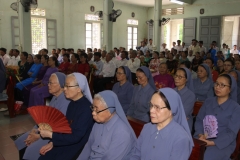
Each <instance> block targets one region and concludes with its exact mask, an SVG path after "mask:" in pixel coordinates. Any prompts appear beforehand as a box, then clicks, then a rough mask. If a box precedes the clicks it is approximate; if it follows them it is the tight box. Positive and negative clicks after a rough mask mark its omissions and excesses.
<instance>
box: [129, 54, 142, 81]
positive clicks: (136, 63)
mask: <svg viewBox="0 0 240 160" xmlns="http://www.w3.org/2000/svg"><path fill="white" fill-rule="evenodd" d="M140 63H141V62H140V59H138V58H137V51H136V50H133V51H132V52H130V59H129V60H128V62H127V64H126V66H128V68H129V69H130V71H131V73H132V79H136V71H137V69H138V68H139V67H140Z"/></svg>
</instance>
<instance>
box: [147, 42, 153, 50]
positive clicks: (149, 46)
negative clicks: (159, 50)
mask: <svg viewBox="0 0 240 160" xmlns="http://www.w3.org/2000/svg"><path fill="white" fill-rule="evenodd" d="M147 48H148V50H151V51H152V50H153V45H152V44H150V43H148V45H147Z"/></svg>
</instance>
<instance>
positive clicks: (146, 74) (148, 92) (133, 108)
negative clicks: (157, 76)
mask: <svg viewBox="0 0 240 160" xmlns="http://www.w3.org/2000/svg"><path fill="white" fill-rule="evenodd" d="M136 77H137V81H138V83H139V85H138V86H136V87H135V88H134V90H133V96H132V100H131V103H130V107H129V109H128V112H127V115H128V116H130V117H133V118H136V119H138V120H141V121H144V122H149V121H150V117H149V105H148V103H149V101H150V99H151V97H152V94H153V93H154V91H155V90H156V86H155V84H154V81H153V78H152V74H151V72H150V70H149V68H147V67H145V66H142V67H140V68H138V69H137V72H136Z"/></svg>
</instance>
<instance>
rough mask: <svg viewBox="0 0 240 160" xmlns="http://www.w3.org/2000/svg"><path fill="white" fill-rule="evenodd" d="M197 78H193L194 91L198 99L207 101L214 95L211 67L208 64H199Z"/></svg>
mask: <svg viewBox="0 0 240 160" xmlns="http://www.w3.org/2000/svg"><path fill="white" fill-rule="evenodd" d="M197 76H198V78H197V79H194V80H193V86H194V93H195V96H196V99H197V101H205V100H206V99H207V98H209V97H213V96H214V93H213V80H212V74H211V71H210V68H209V66H208V65H207V64H201V65H199V66H198V71H197Z"/></svg>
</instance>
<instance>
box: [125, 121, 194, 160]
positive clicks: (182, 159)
mask: <svg viewBox="0 0 240 160" xmlns="http://www.w3.org/2000/svg"><path fill="white" fill-rule="evenodd" d="M191 151H192V146H191V142H190V140H189V135H188V134H187V132H186V131H185V130H184V128H183V127H182V126H180V125H179V124H178V123H177V122H175V121H174V120H172V121H171V122H170V123H169V124H168V125H167V126H165V127H164V128H163V129H161V130H158V129H157V125H156V124H152V123H148V124H146V125H144V127H143V130H142V131H141V134H140V136H139V138H138V140H137V143H136V145H135V147H134V150H133V153H132V157H131V158H130V160H140V159H141V160H159V159H161V160H187V159H188V158H189V156H190V154H191Z"/></svg>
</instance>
